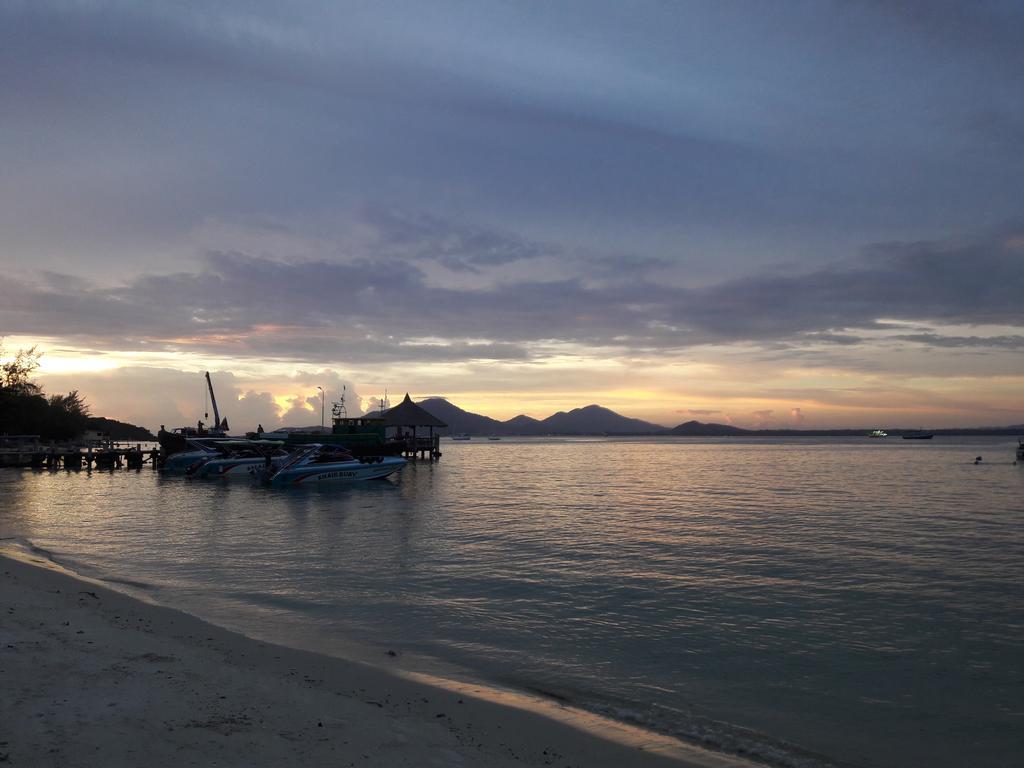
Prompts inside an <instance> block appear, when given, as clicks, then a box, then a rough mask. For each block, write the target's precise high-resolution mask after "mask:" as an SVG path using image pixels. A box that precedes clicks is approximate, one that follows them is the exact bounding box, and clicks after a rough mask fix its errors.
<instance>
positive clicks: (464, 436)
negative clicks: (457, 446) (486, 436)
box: [452, 432, 473, 441]
mask: <svg viewBox="0 0 1024 768" xmlns="http://www.w3.org/2000/svg"><path fill="white" fill-rule="evenodd" d="M472 439H473V438H471V437H470V436H469V435H467V434H466V433H465V432H459V433H458V434H457V435H452V440H459V441H462V440H472Z"/></svg>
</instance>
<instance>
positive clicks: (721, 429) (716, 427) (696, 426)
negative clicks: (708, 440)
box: [667, 421, 751, 437]
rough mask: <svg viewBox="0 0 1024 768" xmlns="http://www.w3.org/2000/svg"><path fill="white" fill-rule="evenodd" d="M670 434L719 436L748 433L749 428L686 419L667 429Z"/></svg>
mask: <svg viewBox="0 0 1024 768" xmlns="http://www.w3.org/2000/svg"><path fill="white" fill-rule="evenodd" d="M667 434H670V435H682V436H683V437H719V436H721V435H749V434H751V432H750V430H749V429H740V428H739V427H733V426H731V425H729V424H702V423H701V422H699V421H687V422H686V423H685V424H680V425H679V426H677V427H673V428H672V429H670V430H669V431H668V433H667Z"/></svg>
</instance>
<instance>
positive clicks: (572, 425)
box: [419, 397, 1024, 437]
mask: <svg viewBox="0 0 1024 768" xmlns="http://www.w3.org/2000/svg"><path fill="white" fill-rule="evenodd" d="M419 405H420V406H421V407H422V408H423V409H424V410H425V411H427V412H428V413H430V414H431V415H433V416H436V417H437V418H439V419H441V421H443V422H445V423H446V424H447V425H448V428H447V429H445V430H442V431H441V432H442V434H458V433H463V434H467V435H494V436H501V437H512V436H520V437H529V436H539V435H560V436H567V437H568V436H574V435H577V436H584V435H607V436H618V437H641V436H662V437H672V436H675V437H863V436H865V435H867V434H868V432H870V431H871V430H872V429H874V427H863V428H860V429H743V428H742V427H734V426H732V425H730V424H714V423H711V424H705V423H702V422H699V421H687V422H684V423H683V424H679V425H677V426H675V427H671V428H668V427H664V426H662V425H660V424H652V423H651V422H649V421H643V420H642V419H632V418H629V417H627V416H623V415H621V414H618V413H616V412H615V411H613V410H611V409H609V408H605V407H603V406H600V405H587V406H584V407H582V408H574V409H573V410H571V411H559V412H558V413H555V414H552V415H551V416H548V417H547V418H546V419H535V418H532V417H530V416H524V415H520V416H514V417H513V418H511V419H508V420H506V421H499V420H497V419H492V418H490V417H489V416H482V415H480V414H478V413H471V412H470V411H465V410H463V409H462V408H459V407H458V406H457V405H455V404H454V403H450V402H449V401H448V400H445V399H444V398H442V397H430V398H427V399H426V400H421V401H420V402H419ZM886 431H887V432H888V433H889V434H890V435H891V436H893V437H901V436H902V435H904V434H914V433H918V432H920V429H919V428H916V427H915V428H907V429H890V428H888V427H887V428H886ZM928 431H929V432H930V433H932V434H934V435H936V436H940V435H942V436H970V435H995V436H998V435H1011V436H1012V435H1018V434H1024V424H1017V425H1011V426H1006V427H963V428H951V429H932V430H928Z"/></svg>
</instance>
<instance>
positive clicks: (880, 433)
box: [868, 429, 889, 437]
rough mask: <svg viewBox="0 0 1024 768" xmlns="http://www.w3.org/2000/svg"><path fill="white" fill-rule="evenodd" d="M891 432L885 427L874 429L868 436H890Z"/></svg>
mask: <svg viewBox="0 0 1024 768" xmlns="http://www.w3.org/2000/svg"><path fill="white" fill-rule="evenodd" d="M888 436H889V433H888V432H886V431H885V430H884V429H873V430H871V431H870V432H868V437H888Z"/></svg>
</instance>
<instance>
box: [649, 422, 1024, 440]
mask: <svg viewBox="0 0 1024 768" xmlns="http://www.w3.org/2000/svg"><path fill="white" fill-rule="evenodd" d="M872 429H876V427H859V428H856V429H742V428H740V427H733V426H731V425H729V424H702V423H701V422H699V421H687V422H686V423H684V424H680V425H678V426H676V427H673V428H672V429H670V430H665V431H663V432H662V434H664V435H676V436H678V437H730V436H735V437H866V436H867V435H868V433H869V432H870V431H871V430H872ZM886 431H887V432H888V433H889V436H890V437H901V436H903V435H905V434H914V433H916V432H919V431H920V430H919V429H898V428H887V429H886ZM926 431H928V432H931V433H932V434H933V435H936V436H942V437H964V436H972V435H977V436H983V435H988V436H998V435H1015V434H1018V433H1019V434H1024V425H1018V426H1011V427H953V428H949V429H930V430H926Z"/></svg>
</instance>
